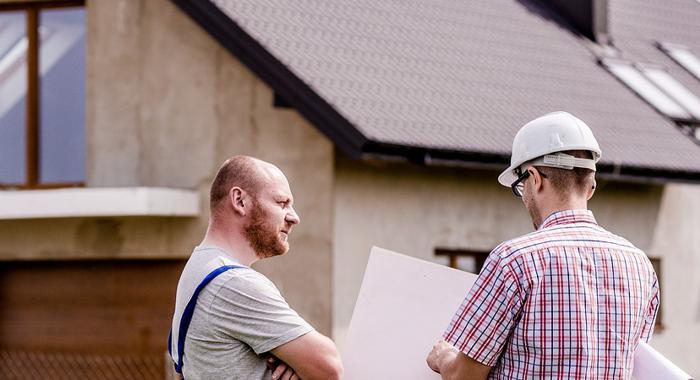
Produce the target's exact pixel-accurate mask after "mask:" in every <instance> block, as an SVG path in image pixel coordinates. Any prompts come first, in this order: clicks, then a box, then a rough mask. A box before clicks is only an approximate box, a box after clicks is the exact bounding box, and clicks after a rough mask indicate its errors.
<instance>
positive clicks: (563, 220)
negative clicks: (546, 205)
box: [538, 210, 598, 230]
mask: <svg viewBox="0 0 700 380" xmlns="http://www.w3.org/2000/svg"><path fill="white" fill-rule="evenodd" d="M573 223H591V224H595V225H598V223H597V222H596V220H595V217H593V213H592V212H591V211H590V210H563V211H557V212H554V213H552V214H550V215H549V216H548V217H547V219H545V220H544V222H542V225H541V226H540V228H538V230H541V229H543V228H547V227H551V226H557V225H564V224H573Z"/></svg>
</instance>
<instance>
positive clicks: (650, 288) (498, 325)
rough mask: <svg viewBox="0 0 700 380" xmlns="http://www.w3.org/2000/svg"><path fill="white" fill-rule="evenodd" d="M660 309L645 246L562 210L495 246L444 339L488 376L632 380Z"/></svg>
mask: <svg viewBox="0 0 700 380" xmlns="http://www.w3.org/2000/svg"><path fill="white" fill-rule="evenodd" d="M658 305H659V290H658V282H657V278H656V274H655V273H654V269H653V268H652V266H651V262H650V261H649V259H648V258H647V257H646V255H645V254H644V252H642V251H641V250H639V249H637V248H636V247H634V246H633V245H632V244H631V243H629V242H628V241H627V240H625V239H623V238H621V237H619V236H616V235H613V234H612V233H610V232H608V231H606V230H605V229H603V228H601V227H600V226H598V224H597V223H596V221H595V218H594V217H593V214H592V213H591V212H590V211H588V210H566V211H560V212H556V213H554V214H552V215H550V216H549V217H548V218H547V219H546V220H545V221H544V222H543V223H542V226H541V227H540V228H539V229H538V230H537V231H535V232H533V233H530V234H528V235H525V236H522V237H520V238H517V239H514V240H510V241H508V242H505V243H503V244H501V245H499V246H498V247H496V248H495V249H494V250H493V251H492V252H491V254H490V255H489V258H488V259H487V260H486V263H485V264H484V267H483V269H482V270H481V273H480V274H479V278H478V279H477V280H476V282H475V283H474V286H473V287H472V289H471V290H470V292H469V293H468V294H467V296H466V298H465V299H464V302H463V303H462V305H461V306H460V307H459V309H458V310H457V312H456V314H455V315H454V317H453V319H452V322H451V323H450V325H449V326H448V328H447V330H446V331H445V334H444V335H443V338H444V339H445V340H446V341H447V342H448V343H450V344H452V345H454V346H455V347H456V348H457V349H459V350H461V351H462V352H464V353H465V354H466V355H467V356H469V357H471V358H472V359H474V360H476V361H478V362H481V363H483V364H486V365H489V366H492V367H493V368H492V370H491V373H490V375H489V379H629V378H631V376H632V360H633V355H634V350H635V348H636V347H637V342H638V341H639V339H643V340H645V341H648V340H649V339H650V338H651V334H652V330H653V328H654V320H655V318H656V311H657V308H658Z"/></svg>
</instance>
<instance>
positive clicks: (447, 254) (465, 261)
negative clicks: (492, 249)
mask: <svg viewBox="0 0 700 380" xmlns="http://www.w3.org/2000/svg"><path fill="white" fill-rule="evenodd" d="M488 256H489V252H483V251H466V250H455V249H441V248H438V249H436V250H435V261H436V262H438V263H440V264H443V265H447V266H449V267H450V268H455V269H459V270H463V271H465V272H471V273H479V272H480V271H481V268H483V266H484V262H485V261H486V258H487V257H488Z"/></svg>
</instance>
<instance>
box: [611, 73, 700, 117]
mask: <svg viewBox="0 0 700 380" xmlns="http://www.w3.org/2000/svg"><path fill="white" fill-rule="evenodd" d="M602 64H603V66H605V68H607V69H608V70H609V71H610V73H612V74H613V75H614V76H615V77H616V78H617V79H619V80H620V81H621V82H622V83H624V84H625V85H627V86H628V87H629V88H630V89H631V90H632V91H634V92H635V93H636V94H637V95H639V96H640V97H641V98H642V99H644V100H646V101H647V102H648V103H649V104H651V105H652V106H653V107H654V108H656V109H657V110H658V111H659V112H661V113H662V114H664V115H666V116H667V117H669V118H671V119H674V120H678V121H690V122H694V121H697V120H698V119H700V117H698V116H700V114H698V112H700V111H699V110H697V109H694V110H693V111H692V112H691V111H690V110H688V109H687V108H686V107H691V106H692V105H694V104H697V103H700V100H698V98H697V97H696V96H695V95H693V93H691V92H690V90H688V89H687V88H685V87H684V86H683V85H682V84H680V83H679V82H678V81H676V80H675V79H673V77H671V76H670V75H669V74H668V73H666V72H665V71H663V70H662V69H659V68H656V67H651V66H639V65H634V64H632V63H629V62H622V61H612V60H607V59H606V60H603V61H602ZM679 99H680V100H679ZM695 114H698V116H696V115H695Z"/></svg>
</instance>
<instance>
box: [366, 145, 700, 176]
mask: <svg viewBox="0 0 700 380" xmlns="http://www.w3.org/2000/svg"><path fill="white" fill-rule="evenodd" d="M362 159H365V160H373V159H379V160H382V161H394V162H405V163H412V164H416V165H425V166H439V167H460V168H467V169H482V170H498V171H501V170H503V169H504V168H507V167H508V165H509V163H510V155H508V154H499V153H490V152H465V151H456V150H444V149H431V148H422V147H415V146H405V145H399V144H388V143H376V142H372V143H369V144H367V146H365V149H364V150H363V154H362ZM596 177H597V178H599V179H605V180H610V181H615V182H626V183H643V184H665V183H669V182H679V183H690V184H698V183H700V173H698V172H689V171H680V170H671V169H661V168H656V169H654V168H641V167H632V166H621V165H618V164H611V163H606V162H602V163H601V162H599V163H598V164H597V171H596Z"/></svg>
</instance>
